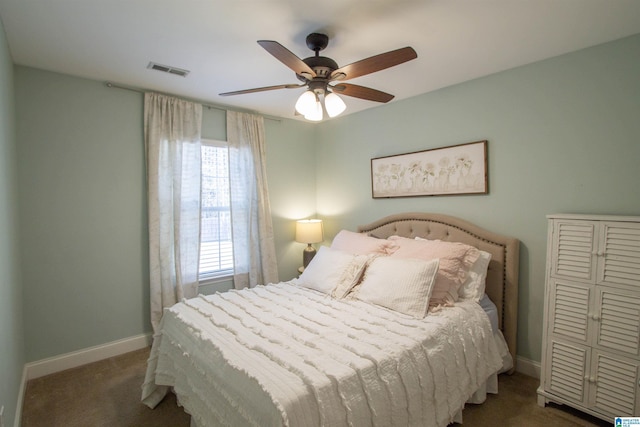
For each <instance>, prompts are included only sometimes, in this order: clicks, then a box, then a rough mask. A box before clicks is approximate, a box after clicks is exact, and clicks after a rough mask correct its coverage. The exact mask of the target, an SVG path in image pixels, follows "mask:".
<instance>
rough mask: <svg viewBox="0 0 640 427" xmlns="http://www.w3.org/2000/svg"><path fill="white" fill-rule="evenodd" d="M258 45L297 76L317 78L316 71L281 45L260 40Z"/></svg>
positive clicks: (271, 41)
mask: <svg viewBox="0 0 640 427" xmlns="http://www.w3.org/2000/svg"><path fill="white" fill-rule="evenodd" d="M258 44H259V45H260V46H262V47H263V48H264V49H265V50H266V51H267V52H269V53H270V54H271V55H273V56H274V57H275V58H276V59H277V60H278V61H280V62H282V63H283V64H284V65H286V66H287V67H289V68H291V69H292V70H293V71H294V72H295V73H296V74H299V75H301V76H303V77H306V78H308V79H312V78H314V77H315V76H316V73H315V71H313V69H311V67H309V66H308V65H307V64H305V63H304V61H302V59H300V58H298V57H297V56H296V55H294V54H293V53H292V52H291V51H290V50H289V49H287V48H286V47H284V46H282V45H281V44H280V43H278V42H275V41H273V40H258Z"/></svg>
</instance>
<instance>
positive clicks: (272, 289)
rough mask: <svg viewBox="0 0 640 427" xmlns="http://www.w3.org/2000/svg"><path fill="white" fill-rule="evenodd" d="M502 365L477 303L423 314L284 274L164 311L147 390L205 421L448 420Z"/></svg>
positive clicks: (300, 424)
mask: <svg viewBox="0 0 640 427" xmlns="http://www.w3.org/2000/svg"><path fill="white" fill-rule="evenodd" d="M501 366H502V360H501V357H500V355H499V352H498V349H497V347H496V344H495V341H494V339H493V333H492V331H491V326H490V323H489V320H488V318H487V316H486V314H485V313H484V311H483V310H482V308H481V307H480V306H479V305H478V304H477V303H474V302H462V303H457V304H456V305H455V307H451V308H446V309H443V310H441V311H439V312H437V313H431V314H429V315H428V316H427V317H425V318H424V319H421V320H417V319H414V318H412V317H409V316H406V315H403V314H400V313H397V312H393V311H391V310H387V309H384V308H381V307H377V306H373V305H370V304H367V303H364V302H360V301H353V300H335V299H331V298H329V297H328V296H326V295H324V294H321V293H318V292H315V291H312V290H309V289H306V288H303V287H299V286H296V285H295V282H286V283H279V284H273V285H268V286H260V287H257V288H253V289H250V290H249V289H247V290H242V291H229V292H225V293H220V294H216V295H210V296H201V297H198V298H194V299H191V300H186V301H183V302H181V303H179V304H176V305H175V306H173V307H172V308H170V309H167V310H165V313H164V316H163V318H162V323H161V326H160V331H159V333H158V334H157V335H156V336H155V339H154V343H153V347H152V350H151V356H150V358H149V362H148V367H147V375H146V379H145V383H144V385H143V393H142V400H143V402H144V403H145V404H147V405H148V406H150V407H155V405H157V404H158V403H159V402H160V400H162V398H163V397H164V395H165V394H166V392H167V390H168V388H169V387H173V388H174V391H175V393H176V395H177V396H178V399H179V401H180V404H181V405H182V406H183V407H184V408H185V410H186V411H187V412H188V413H190V414H191V415H192V417H193V418H194V420H195V421H196V423H197V425H198V426H200V427H204V426H208V425H230V426H234V427H235V426H251V425H253V426H260V427H265V426H292V427H304V426H347V425H353V426H381V427H382V426H385V427H386V426H445V425H447V424H448V423H449V422H450V421H452V419H453V417H454V416H455V415H456V414H457V413H458V412H459V411H460V409H461V408H462V407H463V406H464V403H465V402H466V401H467V399H468V398H469V397H470V396H471V395H472V394H473V392H474V391H475V390H476V389H478V387H479V386H480V385H482V384H483V383H484V381H485V380H486V379H487V378H488V377H489V376H490V375H491V374H493V373H494V372H496V371H498V370H499V369H500V368H501Z"/></svg>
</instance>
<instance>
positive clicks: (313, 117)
mask: <svg viewBox="0 0 640 427" xmlns="http://www.w3.org/2000/svg"><path fill="white" fill-rule="evenodd" d="M304 118H305V119H307V120H310V121H312V122H319V121H320V120H322V104H321V103H320V100H318V99H317V98H316V102H315V104H314V106H313V107H312V108H311V111H309V112H308V114H305V115H304Z"/></svg>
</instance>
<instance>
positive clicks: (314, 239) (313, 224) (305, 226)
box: [296, 219, 324, 268]
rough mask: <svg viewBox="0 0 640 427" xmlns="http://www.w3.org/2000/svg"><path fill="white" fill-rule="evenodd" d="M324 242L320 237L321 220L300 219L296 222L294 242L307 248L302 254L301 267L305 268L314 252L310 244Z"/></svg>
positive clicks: (321, 236)
mask: <svg viewBox="0 0 640 427" xmlns="http://www.w3.org/2000/svg"><path fill="white" fill-rule="evenodd" d="M322 240H324V237H323V235H322V220H321V219H301V220H300V221H296V242H299V243H306V244H307V247H306V248H304V251H303V252H302V266H303V267H304V268H307V266H308V265H309V263H310V262H311V260H312V259H313V257H314V255H315V254H316V250H315V248H314V247H313V246H311V244H312V243H320V242H322Z"/></svg>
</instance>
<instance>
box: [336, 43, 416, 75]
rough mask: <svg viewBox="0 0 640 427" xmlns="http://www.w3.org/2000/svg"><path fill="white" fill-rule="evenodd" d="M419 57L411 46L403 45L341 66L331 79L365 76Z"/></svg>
mask: <svg viewBox="0 0 640 427" xmlns="http://www.w3.org/2000/svg"><path fill="white" fill-rule="evenodd" d="M417 57H418V54H417V53H416V51H415V50H413V48H411V47H403V48H401V49H396V50H392V51H390V52H386V53H381V54H380V55H376V56H371V57H369V58H367V59H363V60H361V61H358V62H354V63H353V64H349V65H345V66H344V67H340V68H338V69H337V70H335V71H334V72H332V73H331V77H330V79H331V80H346V79H353V78H356V77H360V76H364V75H366V74H371V73H375V72H376V71H380V70H384V69H386V68H389V67H393V66H395V65H398V64H402V63H403V62H407V61H411V60H412V59H415V58H417Z"/></svg>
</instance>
